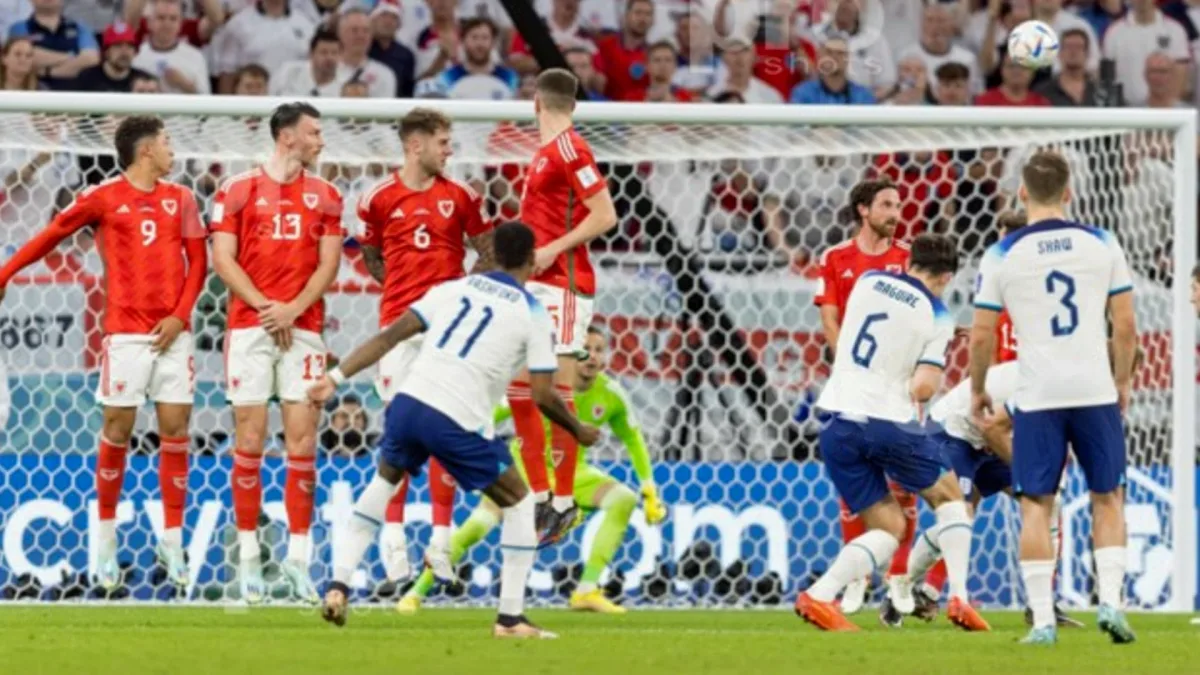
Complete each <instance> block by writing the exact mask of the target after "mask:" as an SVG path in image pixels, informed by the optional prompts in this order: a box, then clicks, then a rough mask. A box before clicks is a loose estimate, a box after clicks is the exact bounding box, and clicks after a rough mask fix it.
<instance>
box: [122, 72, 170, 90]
mask: <svg viewBox="0 0 1200 675" xmlns="http://www.w3.org/2000/svg"><path fill="white" fill-rule="evenodd" d="M129 92H130V93H132V94H161V93H163V88H162V82H161V81H160V80H159V79H158V78H157V77H155V76H154V75H151V74H150V73H144V72H141V71H138V72H137V73H134V75H133V85H132V86H131V87H130V88H129Z"/></svg>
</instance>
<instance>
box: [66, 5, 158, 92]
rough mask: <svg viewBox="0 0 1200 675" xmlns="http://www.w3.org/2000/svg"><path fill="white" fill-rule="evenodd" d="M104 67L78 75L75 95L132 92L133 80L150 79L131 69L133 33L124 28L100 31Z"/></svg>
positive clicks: (111, 27) (126, 27)
mask: <svg viewBox="0 0 1200 675" xmlns="http://www.w3.org/2000/svg"><path fill="white" fill-rule="evenodd" d="M101 42H102V44H103V45H104V63H101V64H100V65H98V66H92V67H91V68H88V69H87V70H84V71H83V72H81V73H79V77H78V78H77V79H76V81H75V89H76V90H77V91H101V92H104V91H107V92H118V93H126V94H127V93H129V92H131V91H133V80H134V77H135V76H137V77H151V75H150V73H147V72H146V71H144V70H140V69H137V68H134V67H133V57H134V55H136V54H137V31H136V30H134V29H133V27H132V26H129V25H127V24H124V23H121V24H113V25H111V26H109V27H108V28H105V29H104V36H103V38H102V39H101Z"/></svg>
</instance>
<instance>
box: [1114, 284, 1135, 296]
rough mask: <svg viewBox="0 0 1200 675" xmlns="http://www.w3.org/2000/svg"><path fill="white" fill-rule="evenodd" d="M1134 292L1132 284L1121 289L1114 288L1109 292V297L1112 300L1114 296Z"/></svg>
mask: <svg viewBox="0 0 1200 675" xmlns="http://www.w3.org/2000/svg"><path fill="white" fill-rule="evenodd" d="M1132 290H1133V285H1132V284H1130V285H1128V286H1122V287H1120V288H1114V289H1112V290H1111V291H1109V292H1108V297H1110V298H1111V297H1112V296H1114V295H1120V294H1122V293H1128V292H1129V291H1132Z"/></svg>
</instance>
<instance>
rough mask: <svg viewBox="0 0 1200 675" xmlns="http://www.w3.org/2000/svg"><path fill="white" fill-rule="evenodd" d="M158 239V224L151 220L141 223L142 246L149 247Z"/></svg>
mask: <svg viewBox="0 0 1200 675" xmlns="http://www.w3.org/2000/svg"><path fill="white" fill-rule="evenodd" d="M155 239H158V223H156V222H154V221H153V220H143V221H142V246H149V245H150V244H152V243H154V240H155Z"/></svg>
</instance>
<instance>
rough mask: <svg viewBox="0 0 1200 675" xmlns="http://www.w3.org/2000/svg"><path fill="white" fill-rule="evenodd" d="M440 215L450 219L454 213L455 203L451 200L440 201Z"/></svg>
mask: <svg viewBox="0 0 1200 675" xmlns="http://www.w3.org/2000/svg"><path fill="white" fill-rule="evenodd" d="M438 213H440V214H442V217H443V218H449V217H450V214H452V213H454V202H453V201H452V200H449V199H439V200H438Z"/></svg>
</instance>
